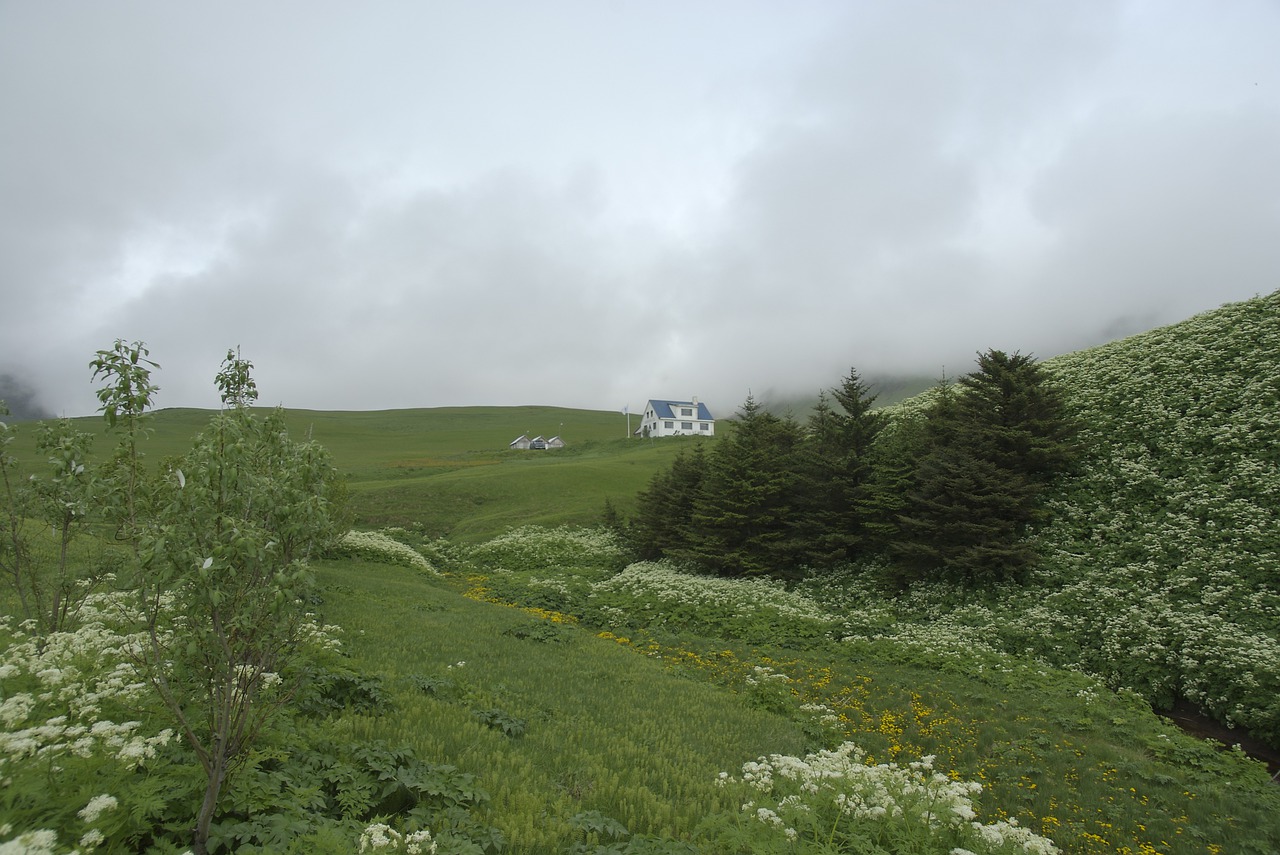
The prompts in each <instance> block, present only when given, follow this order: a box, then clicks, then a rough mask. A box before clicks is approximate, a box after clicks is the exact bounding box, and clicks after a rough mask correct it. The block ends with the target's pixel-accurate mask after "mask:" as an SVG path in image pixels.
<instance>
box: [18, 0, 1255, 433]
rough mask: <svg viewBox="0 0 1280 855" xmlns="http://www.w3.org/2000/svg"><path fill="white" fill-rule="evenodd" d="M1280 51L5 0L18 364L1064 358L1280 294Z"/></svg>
mask: <svg viewBox="0 0 1280 855" xmlns="http://www.w3.org/2000/svg"><path fill="white" fill-rule="evenodd" d="M1277 46H1280V3H1277V2H1275V0H1258V2H1249V0H1225V2H1209V0H1203V2H1194V3H1193V2H1176V0H1173V1H1172V2H1171V0H1152V2H1103V0H1090V2H1061V0H1046V2H1034V1H1033V0H1008V2H952V0H947V2H901V0H894V2H888V0H884V2H805V0H788V2H785V3H783V2H776V0H770V2H751V0H724V1H723V2H715V1H714V0H694V2H689V0H679V2H676V0H671V2H665V0H645V2H639V0H637V2H604V0H582V2H516V1H515V0H512V2H475V0H468V2H465V3H443V2H370V3H328V2H316V0H306V2H279V0H273V2H269V3H262V2H256V0H255V2H242V3H237V2H218V3H199V4H196V3H172V2H158V1H157V2H150V3H138V2H111V3H103V2H11V1H10V0H0V375H2V374H8V375H10V376H11V377H13V378H17V380H18V381H19V382H20V383H22V384H25V385H26V386H27V387H28V388H29V389H30V390H31V391H33V392H34V394H35V396H36V398H37V400H38V401H39V402H40V403H41V404H42V405H43V406H44V407H45V408H46V409H47V410H49V411H50V412H53V413H57V414H66V415H86V414H91V413H93V412H94V411H95V407H96V400H95V398H94V396H93V385H92V384H91V382H90V377H91V371H90V369H89V368H88V363H89V360H90V359H91V358H92V356H93V353H94V351H95V350H98V349H100V348H105V347H108V346H110V344H111V343H112V342H113V341H114V340H115V339H117V338H123V339H126V340H138V339H140V340H143V341H145V342H147V344H148V345H149V346H150V348H151V353H152V357H153V358H154V359H155V360H157V361H158V362H160V363H161V365H162V366H163V368H162V370H161V371H160V372H159V373H158V375H157V377H156V379H157V382H158V383H159V385H160V387H161V390H162V391H161V393H160V395H159V399H158V402H157V403H158V405H159V406H161V407H175V406H198V407H216V406H217V405H218V398H217V393H216V390H215V388H214V385H213V376H214V374H215V373H216V372H217V370H218V365H219V362H220V360H221V358H222V356H223V355H224V354H225V353H226V350H227V348H228V347H236V346H239V347H240V348H241V350H242V354H243V355H244V357H245V358H247V359H250V360H251V361H253V362H254V363H255V365H256V371H255V376H256V378H257V382H258V387H259V390H260V391H261V393H262V398H261V402H262V403H265V404H278V403H282V404H284V405H285V406H288V407H311V408H319V409H382V408H398V407H431V406H447V405H468V404H485V405H499V404H512V405H515V404H548V405H561V406H571V407H582V408H588V409H600V410H609V409H621V408H622V406H623V405H630V406H631V408H632V410H633V411H638V409H639V407H640V406H641V405H642V404H643V402H644V401H645V400H646V399H648V398H668V397H669V398H685V399H687V398H688V397H689V396H692V395H698V396H699V397H700V398H701V399H702V400H703V401H706V402H707V403H709V404H710V405H711V407H712V410H713V411H714V412H715V413H716V415H721V414H723V415H728V414H730V413H731V412H732V411H733V410H735V409H737V407H738V406H739V405H740V404H741V402H742V401H743V399H744V398H745V397H746V395H747V393H748V391H749V390H750V391H753V392H754V393H755V394H756V396H757V397H766V398H767V396H768V395H772V394H782V393H783V392H799V393H816V391H817V390H818V389H819V388H822V387H824V386H832V385H835V384H836V383H837V382H838V381H839V380H840V378H841V377H842V376H843V375H844V374H845V373H847V371H848V369H849V368H850V367H851V366H856V367H857V368H858V369H859V370H860V371H862V373H863V374H864V375H867V374H879V373H882V372H912V373H924V374H928V375H931V376H938V375H939V374H941V373H942V372H943V371H944V370H945V371H946V372H947V373H948V374H951V375H955V374H958V373H964V372H965V371H967V370H969V369H970V367H971V365H972V361H973V357H974V354H975V352H976V351H978V350H985V349H987V348H991V347H996V348H1000V349H1004V350H1008V351H1013V350H1021V351H1023V352H1031V353H1034V354H1036V355H1038V356H1041V357H1048V356H1052V355H1054V354H1057V353H1061V352H1065V351H1069V350H1075V349H1078V348H1081V347H1086V346H1089V345H1092V344H1096V343H1100V342H1102V341H1106V340H1108V339H1111V338H1115V337H1118V336H1123V335H1127V334H1130V333H1133V332H1137V331H1141V330H1145V329H1149V328H1151V327H1154V326H1159V325H1162V324H1166V323H1171V322H1175V321H1179V320H1182V319H1184V318H1186V317H1189V316H1190V315H1193V314H1195V313H1197V312H1200V311H1204V310H1206V309H1211V308H1215V307H1217V306H1219V305H1221V304H1222V303H1224V302H1230V301H1234V300H1240V299H1247V298H1249V297H1252V296H1254V295H1255V294H1266V293H1270V292H1272V291H1274V290H1276V289H1277V288H1280V48H1278V47H1277ZM19 391H20V390H19Z"/></svg>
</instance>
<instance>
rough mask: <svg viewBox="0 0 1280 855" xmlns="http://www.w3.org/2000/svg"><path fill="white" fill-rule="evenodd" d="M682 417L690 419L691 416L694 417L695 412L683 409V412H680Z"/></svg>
mask: <svg viewBox="0 0 1280 855" xmlns="http://www.w3.org/2000/svg"><path fill="white" fill-rule="evenodd" d="M680 415H682V416H685V417H686V418H687V417H689V416H691V415H693V410H690V409H685V408H681V410H680Z"/></svg>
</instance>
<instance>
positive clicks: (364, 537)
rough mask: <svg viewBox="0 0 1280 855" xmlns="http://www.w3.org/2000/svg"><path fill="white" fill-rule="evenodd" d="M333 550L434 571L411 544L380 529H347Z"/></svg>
mask: <svg viewBox="0 0 1280 855" xmlns="http://www.w3.org/2000/svg"><path fill="white" fill-rule="evenodd" d="M333 551H334V552H335V553H337V554H339V555H348V556H352V557H355V558H363V559H365V560H366V561H380V562H382V563H384V564H398V565H400V566H402V567H408V568H410V569H412V570H422V571H424V572H427V573H434V572H435V568H434V567H432V566H431V562H429V561H427V559H426V558H424V557H423V556H422V553H420V552H418V551H417V550H416V549H414V548H413V547H412V546H407V545H406V544H404V543H401V542H400V541H398V540H396V539H395V538H394V537H392V536H391V535H389V534H386V533H384V532H380V531H349V532H347V533H346V534H344V535H343V536H342V537H341V538H339V540H338V543H337V545H336V546H335V547H334V548H333Z"/></svg>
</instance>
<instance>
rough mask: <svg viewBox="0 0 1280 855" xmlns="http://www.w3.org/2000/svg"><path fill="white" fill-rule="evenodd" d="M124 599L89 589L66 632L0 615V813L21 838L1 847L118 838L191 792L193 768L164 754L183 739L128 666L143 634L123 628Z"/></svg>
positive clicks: (127, 619) (85, 844)
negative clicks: (54, 781)
mask: <svg viewBox="0 0 1280 855" xmlns="http://www.w3.org/2000/svg"><path fill="white" fill-rule="evenodd" d="M129 606H130V603H129V601H128V600H127V599H126V598H125V597H124V596H123V595H119V594H92V595H90V596H89V597H88V598H87V599H86V601H85V603H84V605H83V606H82V608H81V612H80V615H79V618H80V626H79V628H78V629H76V630H75V631H74V632H71V631H62V632H54V633H49V634H46V635H43V636H37V635H33V634H31V632H30V629H31V627H30V626H29V625H27V626H13V625H12V621H11V620H10V619H5V620H4V621H3V622H2V623H0V698H3V701H0V724H2V725H3V730H0V780H2V781H3V782H4V785H3V786H0V816H4V817H6V818H7V819H8V820H10V822H11V826H10V829H11V833H13V830H14V829H16V833H17V839H18V841H21V842H20V843H18V842H14V841H10V843H9V844H3V843H0V851H33V852H35V851H51V852H52V851H59V852H61V851H67V849H68V848H69V847H72V846H78V848H80V849H81V850H92V849H93V848H95V847H97V846H100V845H104V844H106V843H108V842H114V843H115V844H117V845H121V844H123V843H124V842H125V841H130V840H136V839H139V838H141V837H144V836H145V835H147V834H148V833H149V831H150V828H149V820H151V819H154V817H155V816H157V815H163V814H165V813H167V812H169V811H173V812H174V813H176V814H177V815H182V813H183V809H182V808H178V807H176V805H178V804H180V803H182V802H187V803H189V802H190V800H191V799H193V798H195V793H196V789H195V788H196V787H197V786H198V783H199V782H198V779H197V777H196V772H197V770H195V769H193V768H191V767H190V766H184V765H182V764H177V765H174V764H172V763H169V762H167V761H168V760H169V759H171V757H172V753H173V751H175V750H179V749H180V748H181V746H180V745H179V744H178V740H177V739H176V738H175V736H174V731H173V730H172V729H170V728H167V727H163V723H164V722H165V721H166V718H167V716H166V715H165V714H164V713H163V712H161V711H160V707H159V704H158V703H157V702H156V700H155V699H154V697H153V696H152V695H151V693H150V689H149V687H148V686H147V685H146V684H145V683H144V682H143V681H142V680H141V679H140V678H139V676H138V674H137V673H136V671H135V669H134V665H133V661H132V660H133V659H134V658H136V656H137V652H138V649H139V646H140V645H142V644H144V643H146V636H145V634H144V633H142V632H138V631H133V630H132V629H131V626H132V620H131V619H136V616H135V615H132V614H131V609H130V608H129ZM50 770H57V774H58V779H59V783H58V787H57V788H56V790H55V791H51V790H50V789H49V786H48V776H49V774H50ZM104 789H105V792H104ZM37 825H39V826H42V827H43V828H36V826H37ZM24 826H28V827H27V828H25V829H24ZM3 838H5V834H2V833H0V839H3ZM59 838H61V839H63V840H65V841H66V844H65V847H66V848H58V847H62V846H64V844H59V843H58V840H59ZM5 845H9V846H11V847H14V848H12V849H5V848H4V847H5ZM23 846H25V847H27V848H25V849H24V848H22V847H23ZM42 847H43V848H42Z"/></svg>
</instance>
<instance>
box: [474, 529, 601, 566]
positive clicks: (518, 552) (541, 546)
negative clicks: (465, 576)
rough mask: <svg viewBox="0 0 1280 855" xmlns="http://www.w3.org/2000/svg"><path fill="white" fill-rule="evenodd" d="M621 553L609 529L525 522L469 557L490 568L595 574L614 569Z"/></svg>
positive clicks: (481, 547)
mask: <svg viewBox="0 0 1280 855" xmlns="http://www.w3.org/2000/svg"><path fill="white" fill-rule="evenodd" d="M622 554H623V552H622V545H621V544H620V543H619V542H618V537H617V535H615V534H614V533H613V532H612V531H609V530H608V529H602V528H570V527H568V526H560V527H558V528H544V527H542V526H534V525H527V526H521V527H520V528H514V529H511V530H510V531H508V532H506V533H505V534H501V535H499V536H498V537H495V538H493V539H492V540H489V541H486V542H485V543H482V544H479V545H478V546H475V547H473V548H472V549H471V553H470V556H469V557H470V559H471V560H472V561H473V562H474V563H475V564H477V565H479V566H483V567H485V568H487V569H491V570H495V569H496V570H509V571H513V572H522V571H535V572H543V573H545V572H548V571H554V572H555V573H556V574H557V575H561V576H565V575H578V576H587V577H597V578H598V577H600V576H602V575H606V574H609V573H612V572H614V571H616V570H617V568H618V564H619V562H621V561H622Z"/></svg>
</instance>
